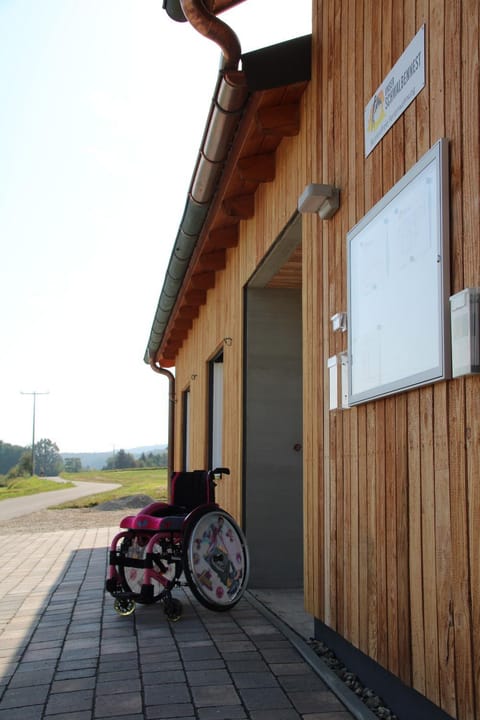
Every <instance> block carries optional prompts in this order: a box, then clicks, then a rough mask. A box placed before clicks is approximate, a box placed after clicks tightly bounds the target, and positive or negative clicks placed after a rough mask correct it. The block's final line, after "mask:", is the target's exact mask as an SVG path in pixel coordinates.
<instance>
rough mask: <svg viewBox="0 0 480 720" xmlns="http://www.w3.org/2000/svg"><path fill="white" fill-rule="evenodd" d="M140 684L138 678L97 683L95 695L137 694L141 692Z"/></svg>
mask: <svg viewBox="0 0 480 720" xmlns="http://www.w3.org/2000/svg"><path fill="white" fill-rule="evenodd" d="M141 689H142V684H141V682H140V678H128V679H124V680H107V681H104V682H101V681H100V682H98V683H97V688H96V694H97V696H98V695H102V694H103V693H105V694H106V695H119V694H123V693H130V692H133V693H135V692H136V693H139V692H141Z"/></svg>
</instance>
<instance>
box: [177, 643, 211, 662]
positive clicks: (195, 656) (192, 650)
mask: <svg viewBox="0 0 480 720" xmlns="http://www.w3.org/2000/svg"><path fill="white" fill-rule="evenodd" d="M181 655H182V657H183V658H184V660H217V659H218V658H219V657H220V655H219V652H218V650H217V649H216V648H215V647H214V646H213V644H212V645H211V646H208V647H189V648H183V649H182V651H181Z"/></svg>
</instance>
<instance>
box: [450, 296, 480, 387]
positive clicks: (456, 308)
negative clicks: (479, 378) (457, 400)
mask: <svg viewBox="0 0 480 720" xmlns="http://www.w3.org/2000/svg"><path fill="white" fill-rule="evenodd" d="M450 315H451V323H452V376H453V377H460V376H461V375H475V374H478V373H480V288H465V290H461V291H460V292H458V293H456V294H455V295H452V296H451V298H450Z"/></svg>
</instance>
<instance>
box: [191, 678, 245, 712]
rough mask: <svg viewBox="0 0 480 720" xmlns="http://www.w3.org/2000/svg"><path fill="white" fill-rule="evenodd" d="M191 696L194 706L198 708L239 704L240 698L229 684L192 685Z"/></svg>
mask: <svg viewBox="0 0 480 720" xmlns="http://www.w3.org/2000/svg"><path fill="white" fill-rule="evenodd" d="M192 696H193V702H194V704H195V706H196V707H199V708H201V707H209V706H214V707H218V706H220V705H224V706H227V707H228V706H230V705H240V698H239V697H238V694H237V692H236V690H235V688H234V686H233V685H231V684H230V685H205V686H203V685H202V686H199V687H192Z"/></svg>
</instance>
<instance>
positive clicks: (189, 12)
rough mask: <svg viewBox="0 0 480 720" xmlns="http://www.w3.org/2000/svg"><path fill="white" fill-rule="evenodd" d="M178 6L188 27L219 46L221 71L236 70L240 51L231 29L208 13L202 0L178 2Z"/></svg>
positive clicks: (238, 43)
mask: <svg viewBox="0 0 480 720" xmlns="http://www.w3.org/2000/svg"><path fill="white" fill-rule="evenodd" d="M180 5H181V8H182V11H183V14H184V15H185V17H186V18H187V20H188V22H189V23H190V25H192V27H194V28H195V30H197V32H199V33H200V34H201V35H204V36H205V37H207V38H208V39H209V40H213V42H216V43H217V45H219V46H220V48H221V50H222V55H223V63H222V67H223V70H236V69H237V68H238V63H239V62H240V56H241V54H242V51H241V47H240V42H239V40H238V38H237V36H236V34H235V32H234V31H233V30H232V28H231V27H230V26H229V25H227V24H226V23H224V22H223V21H222V20H219V19H218V18H217V16H216V15H214V14H213V13H212V12H210V11H209V10H208V9H207V8H206V7H205V5H204V3H203V2H202V0H180Z"/></svg>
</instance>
